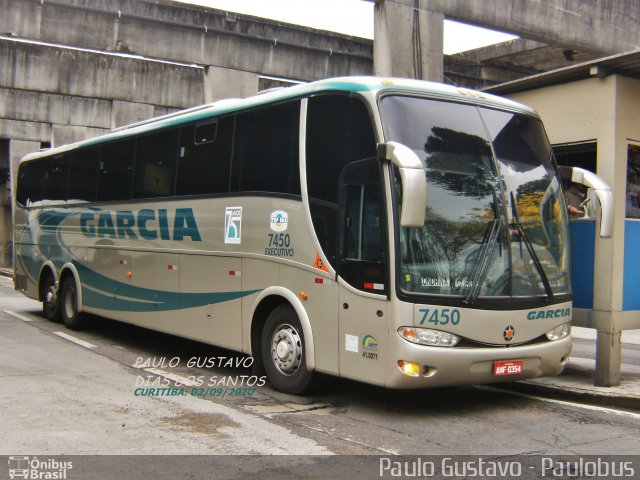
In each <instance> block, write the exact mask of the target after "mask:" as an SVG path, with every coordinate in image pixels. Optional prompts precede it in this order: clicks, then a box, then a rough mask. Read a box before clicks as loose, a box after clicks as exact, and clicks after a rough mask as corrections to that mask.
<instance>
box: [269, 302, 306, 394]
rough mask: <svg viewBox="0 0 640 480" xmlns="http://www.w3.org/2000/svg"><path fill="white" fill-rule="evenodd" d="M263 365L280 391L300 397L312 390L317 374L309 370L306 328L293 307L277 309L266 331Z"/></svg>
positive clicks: (285, 306)
mask: <svg viewBox="0 0 640 480" xmlns="http://www.w3.org/2000/svg"><path fill="white" fill-rule="evenodd" d="M261 347H262V348H261V354H262V363H263V365H264V369H265V372H266V373H267V376H268V377H269V380H270V381H271V384H272V385H273V387H274V388H275V389H276V390H280V391H281V392H285V393H291V394H294V395H298V394H301V393H304V392H305V391H308V390H309V389H310V388H311V387H312V385H313V383H314V382H313V380H314V372H310V371H309V370H307V362H306V361H305V343H304V335H303V333H302V325H301V324H300V320H299V319H298V316H297V315H296V313H295V311H294V310H293V308H292V307H290V306H289V305H280V306H279V307H276V308H275V309H274V310H273V311H272V312H271V313H270V314H269V316H268V317H267V321H266V322H265V325H264V329H263V331H262V341H261Z"/></svg>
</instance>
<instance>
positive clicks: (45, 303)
mask: <svg viewBox="0 0 640 480" xmlns="http://www.w3.org/2000/svg"><path fill="white" fill-rule="evenodd" d="M40 288H41V289H42V313H43V314H44V316H45V317H47V320H49V321H50V322H55V323H59V322H60V321H61V320H62V317H61V316H60V296H59V295H58V294H59V293H60V292H59V291H58V290H56V281H55V279H54V278H53V275H52V274H51V273H49V274H48V275H47V276H46V277H45V278H44V279H43V280H42V284H41V285H40Z"/></svg>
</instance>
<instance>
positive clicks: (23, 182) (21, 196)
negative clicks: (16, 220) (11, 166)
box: [16, 162, 32, 207]
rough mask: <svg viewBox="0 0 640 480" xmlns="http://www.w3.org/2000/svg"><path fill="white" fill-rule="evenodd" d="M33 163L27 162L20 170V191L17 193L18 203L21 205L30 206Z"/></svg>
mask: <svg viewBox="0 0 640 480" xmlns="http://www.w3.org/2000/svg"><path fill="white" fill-rule="evenodd" d="M31 163H32V162H25V163H22V164H21V165H20V168H19V169H18V190H17V192H16V202H17V203H19V204H20V205H23V206H25V207H26V206H27V205H28V204H29V189H30V188H31Z"/></svg>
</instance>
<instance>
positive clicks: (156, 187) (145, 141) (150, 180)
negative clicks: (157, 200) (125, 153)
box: [133, 129, 179, 198]
mask: <svg viewBox="0 0 640 480" xmlns="http://www.w3.org/2000/svg"><path fill="white" fill-rule="evenodd" d="M178 134H179V130H178V129H175V130H169V131H163V132H158V133H154V134H152V135H145V136H144V137H140V138H138V141H137V143H136V168H135V189H134V193H133V196H134V198H149V197H166V196H169V195H173V184H174V179H175V172H176V159H177V156H178Z"/></svg>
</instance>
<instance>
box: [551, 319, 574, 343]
mask: <svg viewBox="0 0 640 480" xmlns="http://www.w3.org/2000/svg"><path fill="white" fill-rule="evenodd" d="M570 331H571V324H570V323H563V324H562V325H558V326H557V327H556V328H554V329H553V330H549V331H548V332H547V333H546V335H547V338H548V339H549V340H551V341H553V340H560V339H561V338H564V337H566V336H567V335H569V332H570Z"/></svg>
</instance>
